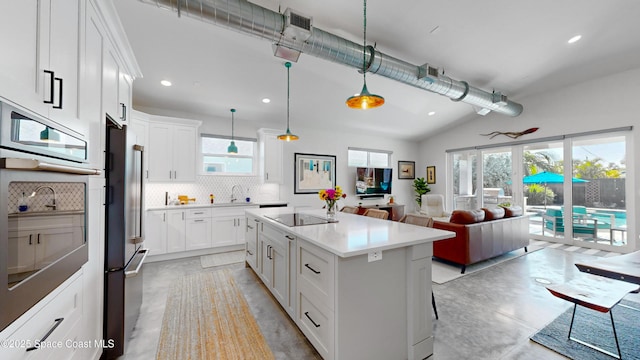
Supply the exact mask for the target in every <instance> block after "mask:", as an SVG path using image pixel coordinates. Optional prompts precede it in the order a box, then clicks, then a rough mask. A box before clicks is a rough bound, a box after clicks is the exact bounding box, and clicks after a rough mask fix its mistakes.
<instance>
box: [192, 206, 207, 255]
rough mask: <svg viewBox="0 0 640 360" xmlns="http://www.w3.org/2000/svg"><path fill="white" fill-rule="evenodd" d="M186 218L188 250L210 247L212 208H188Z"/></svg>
mask: <svg viewBox="0 0 640 360" xmlns="http://www.w3.org/2000/svg"><path fill="white" fill-rule="evenodd" d="M186 218H187V222H186V229H185V231H186V250H197V249H207V248H210V247H211V246H212V241H211V209H191V210H187V215H186Z"/></svg>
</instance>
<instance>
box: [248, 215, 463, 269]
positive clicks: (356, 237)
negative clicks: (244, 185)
mask: <svg viewBox="0 0 640 360" xmlns="http://www.w3.org/2000/svg"><path fill="white" fill-rule="evenodd" d="M245 212H246V213H247V214H251V215H253V216H256V217H258V218H260V219H261V220H262V221H264V222H266V223H269V224H270V225H272V226H274V227H276V228H279V229H282V230H283V231H286V232H289V233H291V234H294V235H295V236H297V237H299V238H301V239H304V240H306V241H309V242H311V243H312V244H314V245H316V246H319V247H320V248H322V249H325V250H327V251H329V252H331V253H333V254H335V255H338V256H340V257H345V258H346V257H351V256H358V255H363V254H367V253H369V252H371V251H375V250H380V251H382V250H389V249H395V248H401V247H407V246H412V245H418V244H423V243H428V242H434V241H437V240H442V239H448V238H452V237H454V236H455V233H454V232H451V231H445V230H439V229H433V228H428V227H423V226H416V225H409V224H404V223H399V222H396V221H390V220H381V219H376V218H372V217H367V216H362V215H356V214H345V213H341V212H338V213H337V214H336V217H337V220H338V222H334V223H327V224H318V225H304V226H292V227H290V226H286V225H284V224H282V223H280V222H277V221H275V220H273V219H270V218H268V217H265V215H266V216H270V217H273V218H276V217H278V216H280V215H282V214H293V213H294V209H293V208H263V209H247V210H245ZM297 212H299V213H304V214H309V215H313V216H316V217H320V218H324V217H325V214H326V211H325V210H303V211H300V210H299V211H297Z"/></svg>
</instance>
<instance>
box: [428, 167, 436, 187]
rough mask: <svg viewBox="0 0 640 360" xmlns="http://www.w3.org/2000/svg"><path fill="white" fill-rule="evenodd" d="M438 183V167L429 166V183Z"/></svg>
mask: <svg viewBox="0 0 640 360" xmlns="http://www.w3.org/2000/svg"><path fill="white" fill-rule="evenodd" d="M435 183H436V167H435V166H427V184H435Z"/></svg>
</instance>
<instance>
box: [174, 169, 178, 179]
mask: <svg viewBox="0 0 640 360" xmlns="http://www.w3.org/2000/svg"><path fill="white" fill-rule="evenodd" d="M173 178H174V179H177V178H178V171H177V170H173Z"/></svg>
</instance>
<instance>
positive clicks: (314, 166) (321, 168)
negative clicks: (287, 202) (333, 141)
mask: <svg viewBox="0 0 640 360" xmlns="http://www.w3.org/2000/svg"><path fill="white" fill-rule="evenodd" d="M294 168H295V171H294V176H295V179H294V180H293V184H294V191H293V192H294V194H314V193H317V192H318V191H320V190H322V189H333V188H335V187H336V157H335V155H318V154H301V153H295V163H294Z"/></svg>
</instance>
